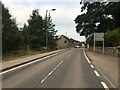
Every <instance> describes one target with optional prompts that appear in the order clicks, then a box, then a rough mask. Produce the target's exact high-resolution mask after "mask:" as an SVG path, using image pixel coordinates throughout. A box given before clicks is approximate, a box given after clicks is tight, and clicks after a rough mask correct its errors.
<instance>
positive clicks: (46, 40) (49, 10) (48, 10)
mask: <svg viewBox="0 0 120 90" xmlns="http://www.w3.org/2000/svg"><path fill="white" fill-rule="evenodd" d="M55 10H56V9H51V10H46V28H45V29H46V49H47V46H48V33H47V31H48V30H47V24H48V20H47V19H48V18H47V16H48V15H47V14H48V11H55Z"/></svg>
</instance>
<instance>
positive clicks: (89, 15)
mask: <svg viewBox="0 0 120 90" xmlns="http://www.w3.org/2000/svg"><path fill="white" fill-rule="evenodd" d="M80 4H83V6H82V8H81V12H83V11H85V10H86V9H87V12H86V13H84V14H82V15H78V16H77V18H76V19H75V23H76V24H77V26H76V31H77V32H80V33H81V35H85V36H86V37H87V36H88V35H89V34H92V33H94V32H107V31H108V30H113V29H114V28H116V27H118V26H120V25H119V23H118V22H120V21H119V20H120V19H119V18H120V17H119V15H118V12H120V6H119V2H118V3H115V2H109V3H107V2H81V3H80ZM111 8H112V10H111ZM97 23H99V24H98V25H97Z"/></svg>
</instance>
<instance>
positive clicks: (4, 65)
mask: <svg viewBox="0 0 120 90" xmlns="http://www.w3.org/2000/svg"><path fill="white" fill-rule="evenodd" d="M63 50H64V49H62V50H56V51H51V52H46V53H41V54H37V55H31V56H28V57H25V58H20V59H15V60H11V61H6V62H2V68H1V69H2V71H4V70H7V69H9V68H12V67H15V66H19V65H22V64H24V63H27V62H30V61H32V60H35V59H39V58H42V57H46V56H48V55H52V54H55V53H58V52H61V51H63Z"/></svg>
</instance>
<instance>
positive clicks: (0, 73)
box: [0, 53, 58, 75]
mask: <svg viewBox="0 0 120 90" xmlns="http://www.w3.org/2000/svg"><path fill="white" fill-rule="evenodd" d="M57 54H58V53H56V54H53V55H50V56H46V57H43V58H41V59H38V60H35V61H31V62H29V63H26V64H23V65H20V66H18V67H15V68H12V69H9V70H6V71H3V72H0V75H2V74H5V73H8V72H10V71H13V70H16V69H19V68H22V67H24V66H27V65H30V64H33V63H35V62H38V61H42V60H44V59H47V58H49V57H52V56H54V55H57Z"/></svg>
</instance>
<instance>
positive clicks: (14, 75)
mask: <svg viewBox="0 0 120 90" xmlns="http://www.w3.org/2000/svg"><path fill="white" fill-rule="evenodd" d="M2 81H3V88H103V85H102V84H101V82H100V79H99V75H98V76H97V72H96V73H95V71H94V70H93V69H92V67H91V66H90V64H89V62H88V61H87V59H86V57H85V55H84V53H83V49H79V48H72V49H69V50H66V51H65V52H64V53H62V54H59V55H56V56H54V57H51V58H48V59H45V60H42V61H39V62H37V63H34V64H31V65H28V66H25V67H22V68H19V69H16V70H13V71H10V72H7V73H5V74H3V76H2Z"/></svg>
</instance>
